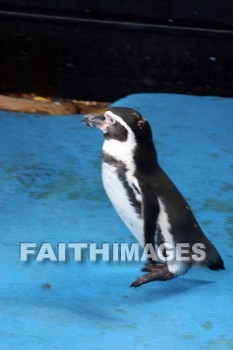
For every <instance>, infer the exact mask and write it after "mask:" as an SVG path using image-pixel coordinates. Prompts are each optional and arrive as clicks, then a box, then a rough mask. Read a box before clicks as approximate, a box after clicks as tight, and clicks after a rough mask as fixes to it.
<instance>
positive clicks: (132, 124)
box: [82, 107, 152, 143]
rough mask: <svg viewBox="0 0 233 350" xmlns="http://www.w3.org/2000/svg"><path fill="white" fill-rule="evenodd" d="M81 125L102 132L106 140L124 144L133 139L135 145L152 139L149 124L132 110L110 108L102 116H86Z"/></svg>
mask: <svg viewBox="0 0 233 350" xmlns="http://www.w3.org/2000/svg"><path fill="white" fill-rule="evenodd" d="M82 121H83V123H84V124H85V125H87V126H90V127H96V128H99V129H100V130H102V131H103V133H104V138H105V139H106V140H117V141H120V142H125V141H127V140H129V139H130V138H134V139H135V141H136V142H137V143H139V142H145V141H149V140H151V139H152V133H151V128H150V126H149V123H148V122H147V121H146V120H145V119H144V118H143V117H142V116H141V114H140V113H139V112H137V111H136V110H134V109H132V108H126V107H111V108H109V109H107V110H106V112H105V113H104V114H103V115H90V114H89V115H86V116H85V117H84V118H83V119H82Z"/></svg>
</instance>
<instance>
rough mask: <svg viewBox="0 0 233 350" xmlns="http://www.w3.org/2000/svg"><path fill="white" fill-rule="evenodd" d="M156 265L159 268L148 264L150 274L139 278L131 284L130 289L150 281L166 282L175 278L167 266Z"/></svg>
mask: <svg viewBox="0 0 233 350" xmlns="http://www.w3.org/2000/svg"><path fill="white" fill-rule="evenodd" d="M158 265H159V267H156V266H157V265H155V266H153V265H151V264H149V268H150V270H149V271H150V272H149V273H147V274H146V275H144V276H142V277H139V278H138V279H137V280H136V281H135V282H133V283H132V284H131V287H135V288H136V287H140V286H141V285H142V284H145V283H149V282H151V281H167V280H170V279H172V278H174V277H176V275H174V274H173V273H171V272H170V271H169V270H168V267H167V265H163V266H160V265H162V264H158ZM147 266H148V265H147ZM147 266H146V267H147Z"/></svg>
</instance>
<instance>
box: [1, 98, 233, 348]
mask: <svg viewBox="0 0 233 350" xmlns="http://www.w3.org/2000/svg"><path fill="white" fill-rule="evenodd" d="M115 105H117V106H127V107H133V108H135V109H137V110H139V111H140V112H141V113H142V114H143V115H144V116H145V117H146V118H147V119H148V120H149V121H150V123H151V126H152V129H153V132H154V138H155V142H156V146H157V150H158V155H159V160H160V164H161V166H162V167H163V168H164V170H165V171H166V172H167V173H168V174H169V176H170V177H171V178H172V180H173V181H174V182H175V183H176V185H177V186H178V187H179V189H180V190H181V192H182V193H183V195H184V196H185V197H186V198H187V200H188V202H189V204H190V206H191V207H192V208H193V211H194V212H195V214H196V217H197V219H198V221H199V223H200V224H201V226H202V228H203V230H204V232H205V233H206V235H207V236H208V237H209V238H210V239H211V241H212V242H213V243H214V244H215V245H216V247H217V248H218V249H219V251H220V253H221V255H222V257H223V259H224V261H225V266H226V271H221V272H211V271H209V270H204V269H193V270H191V271H190V272H189V273H188V274H187V275H185V276H184V277H180V278H177V279H174V280H172V281H169V282H153V283H149V284H147V285H144V286H142V287H140V288H138V289H133V288H130V283H131V282H133V281H134V280H135V279H136V278H138V277H139V276H140V275H141V274H142V272H141V271H140V269H141V267H142V266H143V263H139V262H134V263H133V262H131V263H127V262H125V263H123V262H121V263H119V262H114V263H113V262H111V263H108V262H98V263H94V262H90V261H88V259H86V260H85V261H84V262H82V263H80V262H74V261H73V259H72V256H71V258H70V260H69V261H68V262H50V261H48V262H44V263H39V262H36V261H35V260H34V259H33V258H32V259H31V261H30V262H27V263H23V262H21V261H20V260H19V244H20V242H35V243H37V245H38V246H39V245H40V244H41V243H42V242H49V243H51V244H52V245H53V246H54V247H55V248H56V245H57V243H59V242H86V241H87V242H88V241H91V242H97V243H101V242H111V243H113V242H134V238H133V236H132V235H131V234H130V232H129V231H128V230H127V229H126V227H125V226H124V225H123V223H122V222H121V221H120V219H119V218H118V216H117V214H116V213H115V211H114V210H113V208H112V207H111V204H110V203H109V201H108V199H107V197H106V195H105V193H104V191H103V188H102V184H101V176H100V166H101V146H102V140H103V136H102V134H101V133H100V132H99V131H98V130H93V129H90V128H87V127H85V126H84V125H83V124H82V123H81V117H80V116H70V117H67V116H66V117H63V116H61V117H51V116H48V117H47V116H42V117H39V116H37V115H23V114H15V113H7V112H0V143H1V145H0V179H1V180H0V181H1V187H0V228H1V238H0V245H1V258H0V261H1V285H0V310H1V313H0V315H1V316H0V317H1V320H0V348H1V349H3V350H8V349H19V350H20V349H25V348H27V349H38V350H40V349H66V350H69V349H85V350H89V349H91V350H102V349H103V350H105V349H106V350H107V349H109V347H110V348H111V350H119V349H124V348H127V350H131V349H132V350H137V349H139V350H144V349H160V348H162V349H165V350H170V349H172V350H183V349H186V350H188V349H201V350H202V349H203V350H210V349H213V350H223V349H233V335H232V329H233V318H232V312H233V264H232V255H233V254H232V249H233V225H232V224H233V202H232V190H233V184H232V170H233V159H232V147H231V146H232V140H233V133H232V129H233V99H226V98H218V97H194V96H183V95H168V94H137V95H131V96H128V97H126V98H124V99H121V100H119V101H117V102H116V103H115Z"/></svg>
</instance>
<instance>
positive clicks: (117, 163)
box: [102, 152, 141, 217]
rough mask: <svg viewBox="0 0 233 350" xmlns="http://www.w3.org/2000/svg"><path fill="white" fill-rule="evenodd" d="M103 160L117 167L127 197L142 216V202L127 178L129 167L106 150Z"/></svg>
mask: <svg viewBox="0 0 233 350" xmlns="http://www.w3.org/2000/svg"><path fill="white" fill-rule="evenodd" d="M102 158H103V162H105V163H107V164H109V165H111V166H113V167H114V168H115V169H116V172H117V176H118V178H119V180H120V181H121V182H122V184H123V186H124V188H125V190H126V193H127V197H128V199H129V201H130V203H131V205H132V206H133V207H134V208H135V212H136V213H137V214H138V215H139V216H140V217H141V202H139V201H138V200H137V199H136V197H135V193H134V191H133V189H132V188H131V187H130V185H129V183H128V181H127V178H126V172H127V168H126V165H125V163H124V162H122V161H120V160H117V159H115V158H114V157H112V156H110V155H109V154H107V153H106V152H103V154H102ZM137 191H138V190H137Z"/></svg>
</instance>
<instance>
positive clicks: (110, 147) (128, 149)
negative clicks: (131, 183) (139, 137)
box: [103, 111, 137, 173]
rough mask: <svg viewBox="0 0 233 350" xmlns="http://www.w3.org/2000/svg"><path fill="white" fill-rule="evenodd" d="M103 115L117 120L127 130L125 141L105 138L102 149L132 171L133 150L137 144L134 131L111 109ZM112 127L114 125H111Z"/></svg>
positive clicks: (133, 166) (133, 167) (133, 169)
mask: <svg viewBox="0 0 233 350" xmlns="http://www.w3.org/2000/svg"><path fill="white" fill-rule="evenodd" d="M104 115H105V117H106V116H109V117H112V118H113V119H115V120H116V121H117V122H119V123H120V124H121V125H122V126H123V127H124V128H125V129H126V130H127V132H128V135H127V140H126V141H118V140H114V139H109V140H105V141H104V144H103V151H105V152H106V153H107V154H109V155H111V156H112V157H114V158H115V159H117V160H120V161H122V162H124V163H125V165H126V167H127V169H128V170H129V171H130V172H131V173H134V171H135V165H134V160H133V154H134V150H135V148H136V146H137V143H136V139H135V136H134V133H133V132H132V130H131V129H130V127H129V126H128V124H127V123H126V122H125V121H124V120H123V119H122V118H121V117H119V116H118V115H116V114H114V113H112V112H111V111H107V112H105V114H104ZM113 127H114V126H113Z"/></svg>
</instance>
